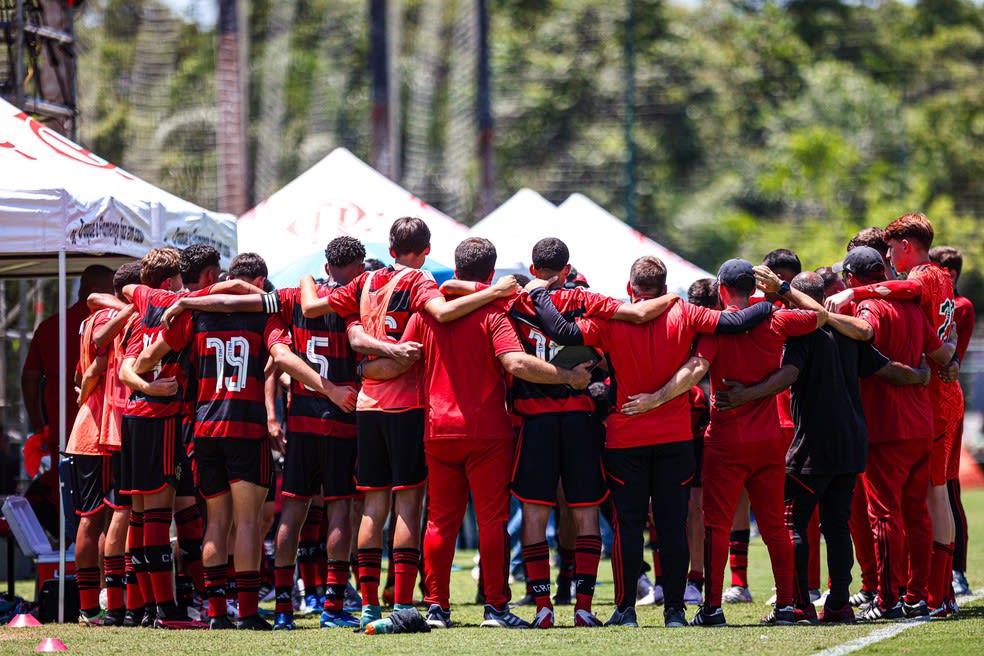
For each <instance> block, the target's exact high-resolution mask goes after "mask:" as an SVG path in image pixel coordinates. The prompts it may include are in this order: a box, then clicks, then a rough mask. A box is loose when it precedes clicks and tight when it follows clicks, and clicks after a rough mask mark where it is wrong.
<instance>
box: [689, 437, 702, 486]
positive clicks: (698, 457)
mask: <svg viewBox="0 0 984 656" xmlns="http://www.w3.org/2000/svg"><path fill="white" fill-rule="evenodd" d="M703 470H704V436H703V435H701V436H700V437H698V438H695V439H694V480H693V481H692V482H691V483H690V487H700V475H701V472H703Z"/></svg>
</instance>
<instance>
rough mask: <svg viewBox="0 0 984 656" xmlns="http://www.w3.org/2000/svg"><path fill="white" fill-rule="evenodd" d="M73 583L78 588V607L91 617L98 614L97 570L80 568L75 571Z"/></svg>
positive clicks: (96, 568)
mask: <svg viewBox="0 0 984 656" xmlns="http://www.w3.org/2000/svg"><path fill="white" fill-rule="evenodd" d="M75 582H76V583H77V584H78V586H79V607H80V609H81V610H82V612H83V613H85V614H86V615H88V616H90V617H91V616H93V615H96V614H98V613H99V568H98V567H80V568H78V569H76V570H75Z"/></svg>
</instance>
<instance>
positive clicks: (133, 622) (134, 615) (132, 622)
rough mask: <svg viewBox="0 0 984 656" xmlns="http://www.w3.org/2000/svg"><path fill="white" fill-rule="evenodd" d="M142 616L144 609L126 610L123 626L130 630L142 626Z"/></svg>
mask: <svg viewBox="0 0 984 656" xmlns="http://www.w3.org/2000/svg"><path fill="white" fill-rule="evenodd" d="M143 616H144V609H143V608H138V609H136V610H133V609H127V611H126V614H125V615H123V626H124V627H126V628H128V629H132V628H133V627H137V626H142V621H143Z"/></svg>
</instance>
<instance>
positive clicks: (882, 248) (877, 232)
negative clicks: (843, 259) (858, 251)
mask: <svg viewBox="0 0 984 656" xmlns="http://www.w3.org/2000/svg"><path fill="white" fill-rule="evenodd" d="M858 246H867V247H869V248H874V249H875V250H876V251H878V252H879V253H881V256H882V257H884V258H887V257H888V242H887V241H885V231H884V230H883V229H882V228H879V227H878V226H872V227H870V228H865V229H864V230H862V231H861V232H859V233H858V234H856V235H854V236H853V237H851V241H849V242H847V252H848V253H850V252H851V251H853V250H854V249H855V248H857V247H858Z"/></svg>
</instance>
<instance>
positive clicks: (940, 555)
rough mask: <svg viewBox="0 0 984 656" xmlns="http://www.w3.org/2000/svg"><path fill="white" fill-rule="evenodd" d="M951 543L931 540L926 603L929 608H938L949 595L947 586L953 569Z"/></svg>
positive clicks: (949, 584) (951, 577)
mask: <svg viewBox="0 0 984 656" xmlns="http://www.w3.org/2000/svg"><path fill="white" fill-rule="evenodd" d="M952 562H953V543H952V542H951V543H950V544H943V543H941V542H936V541H935V540H934V541H933V556H932V560H931V561H930V566H929V599H927V600H926V603H927V604H929V607H930V608H931V609H935V608H939V607H941V606H942V605H943V604H944V603H946V600H947V597H948V596H949V594H948V591H947V588H948V587H950V586H951V582H952V580H953V571H952V570H951V569H950V563H952Z"/></svg>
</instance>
